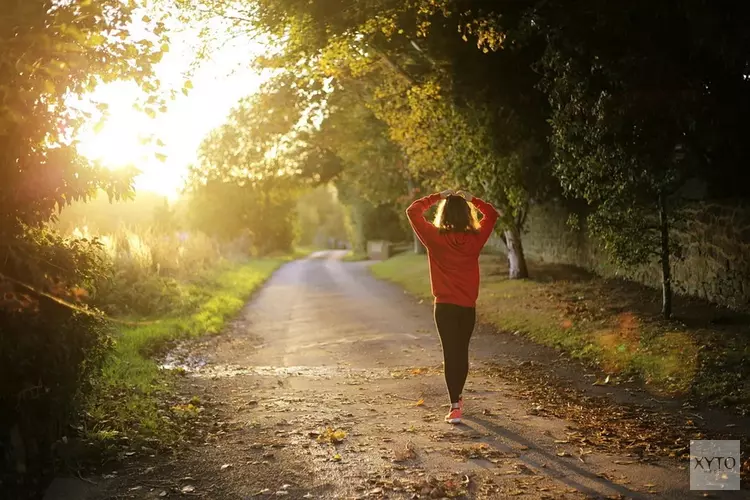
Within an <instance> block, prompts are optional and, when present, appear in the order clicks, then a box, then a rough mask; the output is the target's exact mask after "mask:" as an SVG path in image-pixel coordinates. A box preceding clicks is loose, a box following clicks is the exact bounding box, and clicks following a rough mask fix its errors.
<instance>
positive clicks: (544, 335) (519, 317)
mask: <svg viewBox="0 0 750 500" xmlns="http://www.w3.org/2000/svg"><path fill="white" fill-rule="evenodd" d="M480 263H481V268H482V287H481V290H480V298H479V301H478V303H477V312H478V315H479V317H480V318H481V319H482V320H483V321H485V322H488V323H492V324H493V325H495V326H496V327H497V328H499V329H501V330H504V331H510V332H520V333H522V334H524V335H525V336H527V337H528V338H530V339H531V340H533V341H534V342H537V343H539V344H542V345H546V346H551V347H554V348H557V349H559V350H561V351H564V352H566V353H568V354H569V355H571V356H572V357H574V358H578V359H581V360H582V361H584V362H586V363H590V364H593V365H596V366H598V367H600V368H601V369H603V370H604V371H606V372H607V373H609V374H611V375H612V378H613V379H614V380H615V381H619V380H626V379H629V378H636V379H640V380H642V381H643V382H644V383H645V385H646V387H647V388H649V389H650V390H652V392H654V393H656V394H659V395H662V396H691V397H692V398H694V399H695V400H697V401H699V402H701V403H707V404H709V405H712V406H719V407H726V408H731V409H733V410H736V411H737V412H739V413H741V414H748V413H750V382H748V380H750V322H748V318H747V316H745V315H743V314H740V313H733V312H730V311H727V310H724V309H720V308H717V307H715V306H712V305H711V304H707V303H705V302H702V301H699V300H697V299H689V298H683V297H678V298H676V301H675V318H677V319H676V320H672V321H666V320H663V319H662V318H661V316H660V314H659V312H660V292H659V291H656V290H653V289H650V288H647V287H643V286H641V285H637V284H634V283H630V282H625V281H617V280H604V279H602V278H599V277H596V276H593V275H591V274H588V273H586V272H584V271H582V270H580V269H577V268H572V267H566V266H556V265H545V264H539V263H533V262H530V263H529V267H530V274H531V275H532V277H533V279H527V280H509V279H507V264H506V262H505V258H504V257H503V256H493V255H483V256H482V257H481V260H480ZM371 269H372V272H373V274H374V275H375V276H376V277H379V278H382V279H387V280H390V281H393V282H396V283H399V284H401V285H402V286H403V287H404V288H405V289H406V290H407V291H409V292H411V293H412V294H414V295H417V296H419V297H424V298H429V297H431V293H430V283H429V275H428V270H427V263H426V259H425V257H424V256H419V255H414V254H403V255H399V256H396V257H394V258H392V259H390V260H387V261H384V262H380V263H377V264H375V265H374V266H372V268H371Z"/></svg>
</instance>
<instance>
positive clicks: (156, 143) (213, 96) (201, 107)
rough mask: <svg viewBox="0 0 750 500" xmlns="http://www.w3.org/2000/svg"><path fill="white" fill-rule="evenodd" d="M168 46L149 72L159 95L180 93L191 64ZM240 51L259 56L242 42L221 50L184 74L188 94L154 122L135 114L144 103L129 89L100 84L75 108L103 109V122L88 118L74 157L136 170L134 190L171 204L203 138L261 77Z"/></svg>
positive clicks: (185, 48) (189, 54) (181, 49)
mask: <svg viewBox="0 0 750 500" xmlns="http://www.w3.org/2000/svg"><path fill="white" fill-rule="evenodd" d="M175 45H176V46H177V48H176V49H175V50H172V51H170V53H169V55H168V56H169V57H168V58H165V60H164V61H162V63H161V64H160V65H159V67H158V68H157V75H158V77H159V79H160V80H161V81H162V83H163V84H164V85H165V87H166V88H167V89H169V88H174V89H180V88H181V87H182V85H183V83H184V81H185V79H186V76H185V72H186V71H187V70H188V68H189V67H190V64H191V63H192V62H193V58H194V51H193V50H192V48H191V47H192V46H191V45H190V44H189V43H183V44H181V43H179V41H178V42H177V43H176V44H175ZM248 47H250V48H251V49H252V50H251V52H254V53H263V51H264V50H265V47H263V46H262V45H259V44H258V43H253V42H247V41H243V40H236V41H235V42H234V43H231V44H226V45H225V46H224V47H223V48H222V50H221V51H219V52H217V53H215V54H213V55H212V57H211V59H209V60H206V61H203V62H202V64H201V65H200V67H199V68H198V69H197V70H196V71H195V73H194V74H193V75H192V78H191V82H192V87H193V88H192V90H191V91H190V92H189V93H188V94H187V95H183V94H182V93H180V94H179V95H178V97H177V98H176V99H175V100H171V101H168V102H167V109H166V111H165V112H162V113H159V114H157V115H156V116H155V117H149V116H148V115H147V114H146V113H144V112H143V111H139V110H137V109H136V108H135V105H136V104H137V103H138V102H139V101H142V100H143V98H144V97H145V94H144V93H143V92H142V91H141V90H140V89H139V88H138V87H137V86H136V85H135V84H132V83H125V82H115V83H112V84H108V85H103V86H101V87H100V88H98V89H97V90H96V91H95V92H94V93H92V94H91V95H89V96H86V97H85V98H84V99H83V100H82V101H81V103H79V104H80V107H82V108H89V109H91V107H92V103H104V104H106V105H107V106H108V112H107V117H106V121H104V122H103V123H101V124H100V126H97V122H98V121H99V117H95V118H94V119H92V120H91V123H89V124H87V126H86V127H84V129H83V130H82V131H81V133H80V134H79V135H78V137H77V140H78V150H79V152H80V153H81V154H83V155H84V156H85V157H87V158H89V159H91V160H95V161H99V162H101V164H102V165H104V166H106V167H107V168H111V169H118V168H123V167H126V166H134V167H136V168H137V169H138V170H139V171H140V172H141V174H140V175H139V176H138V177H137V178H136V179H135V188H136V190H137V191H151V192H155V193H158V194H161V195H164V196H167V197H169V198H170V199H175V198H177V197H178V196H179V192H180V191H181V189H182V187H183V186H184V182H185V176H186V174H187V171H188V167H189V166H190V165H191V164H193V163H194V162H195V161H196V158H197V152H198V148H199V146H200V144H201V142H202V141H203V139H204V138H205V137H206V135H207V134H208V133H209V132H210V131H211V130H212V129H213V128H215V127H218V126H219V125H221V124H222V123H223V121H224V119H225V118H226V116H227V114H228V113H229V111H230V110H231V108H232V107H233V106H235V105H236V104H237V103H238V101H239V100H240V99H241V98H243V97H246V96H248V95H250V94H252V93H254V92H256V91H257V90H258V88H259V87H260V85H261V84H262V82H263V81H264V80H265V78H266V77H267V76H266V75H262V74H258V73H257V72H255V71H254V70H251V69H249V68H248V67H247V63H248Z"/></svg>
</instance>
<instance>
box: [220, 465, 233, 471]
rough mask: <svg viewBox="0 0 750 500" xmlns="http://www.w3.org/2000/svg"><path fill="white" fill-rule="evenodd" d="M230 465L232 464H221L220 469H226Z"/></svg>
mask: <svg viewBox="0 0 750 500" xmlns="http://www.w3.org/2000/svg"><path fill="white" fill-rule="evenodd" d="M231 466H232V464H224V465H222V466H221V470H227V469H228V468H230V467H231Z"/></svg>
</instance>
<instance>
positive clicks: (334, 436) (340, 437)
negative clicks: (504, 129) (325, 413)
mask: <svg viewBox="0 0 750 500" xmlns="http://www.w3.org/2000/svg"><path fill="white" fill-rule="evenodd" d="M345 438H346V431H343V430H341V429H333V428H331V427H326V429H325V430H324V431H323V432H322V433H320V434H319V435H318V438H317V440H318V442H319V443H331V444H339V443H341V442H343V441H344V439H345Z"/></svg>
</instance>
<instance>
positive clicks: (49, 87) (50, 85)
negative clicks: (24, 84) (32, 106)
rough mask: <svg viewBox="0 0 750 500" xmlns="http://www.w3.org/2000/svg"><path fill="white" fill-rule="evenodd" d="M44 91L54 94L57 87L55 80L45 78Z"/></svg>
mask: <svg viewBox="0 0 750 500" xmlns="http://www.w3.org/2000/svg"><path fill="white" fill-rule="evenodd" d="M44 91H45V92H47V93H48V94H54V93H56V92H57V88H56V86H55V82H53V81H52V80H45V81H44Z"/></svg>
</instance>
